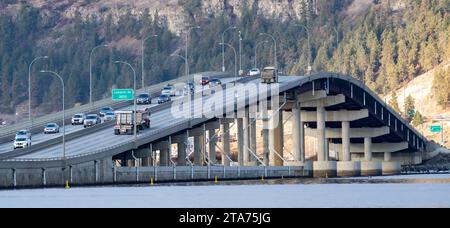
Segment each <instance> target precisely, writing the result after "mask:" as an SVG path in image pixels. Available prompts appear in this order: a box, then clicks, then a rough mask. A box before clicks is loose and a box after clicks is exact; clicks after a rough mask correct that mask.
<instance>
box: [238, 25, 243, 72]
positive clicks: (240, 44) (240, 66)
mask: <svg viewBox="0 0 450 228" xmlns="http://www.w3.org/2000/svg"><path fill="white" fill-rule="evenodd" d="M242 73H243V72H242V32H241V30H239V75H241V74H242Z"/></svg>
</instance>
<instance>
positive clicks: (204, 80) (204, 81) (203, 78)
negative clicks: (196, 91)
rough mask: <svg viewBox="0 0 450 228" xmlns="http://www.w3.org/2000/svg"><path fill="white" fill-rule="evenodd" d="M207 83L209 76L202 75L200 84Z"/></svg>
mask: <svg viewBox="0 0 450 228" xmlns="http://www.w3.org/2000/svg"><path fill="white" fill-rule="evenodd" d="M208 84H209V77H202V80H200V85H202V86H204V85H208Z"/></svg>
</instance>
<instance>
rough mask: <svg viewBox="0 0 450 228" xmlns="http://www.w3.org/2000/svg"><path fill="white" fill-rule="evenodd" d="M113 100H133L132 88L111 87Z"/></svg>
mask: <svg viewBox="0 0 450 228" xmlns="http://www.w3.org/2000/svg"><path fill="white" fill-rule="evenodd" d="M112 99H113V101H132V100H134V90H132V89H113V90H112Z"/></svg>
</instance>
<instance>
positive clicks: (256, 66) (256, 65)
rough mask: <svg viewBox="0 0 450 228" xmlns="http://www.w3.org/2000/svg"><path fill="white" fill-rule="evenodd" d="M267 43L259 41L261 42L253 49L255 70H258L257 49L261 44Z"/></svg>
mask: <svg viewBox="0 0 450 228" xmlns="http://www.w3.org/2000/svg"><path fill="white" fill-rule="evenodd" d="M267 43H269V41H267V40H265V41H261V42H259V43H257V44H256V47H255V68H258V47H259V46H261V45H262V44H267Z"/></svg>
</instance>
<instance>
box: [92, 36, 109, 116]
mask: <svg viewBox="0 0 450 228" xmlns="http://www.w3.org/2000/svg"><path fill="white" fill-rule="evenodd" d="M101 47H108V45H107V44H103V45H98V46H96V47H94V48H92V50H91V53H90V54H89V105H90V106H91V108H92V55H93V54H94V51H95V50H97V49H98V48H101Z"/></svg>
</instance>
